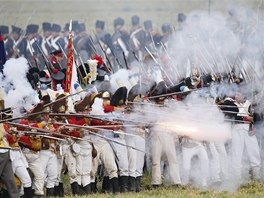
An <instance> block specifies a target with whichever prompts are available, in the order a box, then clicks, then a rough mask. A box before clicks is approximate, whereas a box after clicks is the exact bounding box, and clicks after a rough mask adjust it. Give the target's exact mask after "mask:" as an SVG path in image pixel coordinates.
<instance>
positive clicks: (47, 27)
mask: <svg viewBox="0 0 264 198" xmlns="http://www.w3.org/2000/svg"><path fill="white" fill-rule="evenodd" d="M42 29H43V31H44V32H46V31H51V23H48V22H43V23H42Z"/></svg>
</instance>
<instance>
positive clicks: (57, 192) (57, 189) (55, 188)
mask: <svg viewBox="0 0 264 198" xmlns="http://www.w3.org/2000/svg"><path fill="white" fill-rule="evenodd" d="M53 196H54V197H58V196H59V186H54V194H53Z"/></svg>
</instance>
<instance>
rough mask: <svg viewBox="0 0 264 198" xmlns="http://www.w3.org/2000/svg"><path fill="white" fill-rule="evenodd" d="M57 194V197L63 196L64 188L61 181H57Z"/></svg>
mask: <svg viewBox="0 0 264 198" xmlns="http://www.w3.org/2000/svg"><path fill="white" fill-rule="evenodd" d="M58 193H59V194H58V196H59V197H64V188H63V183H59V190H58Z"/></svg>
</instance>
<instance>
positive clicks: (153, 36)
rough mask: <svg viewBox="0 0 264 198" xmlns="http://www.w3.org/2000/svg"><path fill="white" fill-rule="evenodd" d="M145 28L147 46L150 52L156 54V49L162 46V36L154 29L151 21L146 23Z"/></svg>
mask: <svg viewBox="0 0 264 198" xmlns="http://www.w3.org/2000/svg"><path fill="white" fill-rule="evenodd" d="M144 28H145V31H146V41H145V43H146V46H147V47H148V49H149V50H151V51H154V52H156V51H155V49H156V47H158V46H159V45H160V40H161V38H162V36H161V35H160V34H159V33H158V32H157V31H155V30H154V29H153V26H152V21H151V20H147V21H144Z"/></svg>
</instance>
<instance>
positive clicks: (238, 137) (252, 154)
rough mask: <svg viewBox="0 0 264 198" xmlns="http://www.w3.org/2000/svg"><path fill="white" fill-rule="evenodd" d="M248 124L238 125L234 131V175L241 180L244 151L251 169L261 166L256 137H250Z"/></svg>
mask: <svg viewBox="0 0 264 198" xmlns="http://www.w3.org/2000/svg"><path fill="white" fill-rule="evenodd" d="M248 129H249V126H248V125H247V124H236V125H234V127H233V130H232V173H233V174H234V177H235V178H236V179H237V180H240V179H241V169H242V157H243V151H244V149H245V150H246V152H247V154H248V159H249V163H250V166H251V168H254V167H259V166H260V151H259V145H258V141H257V138H256V136H255V135H253V136H250V135H249V133H248Z"/></svg>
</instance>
